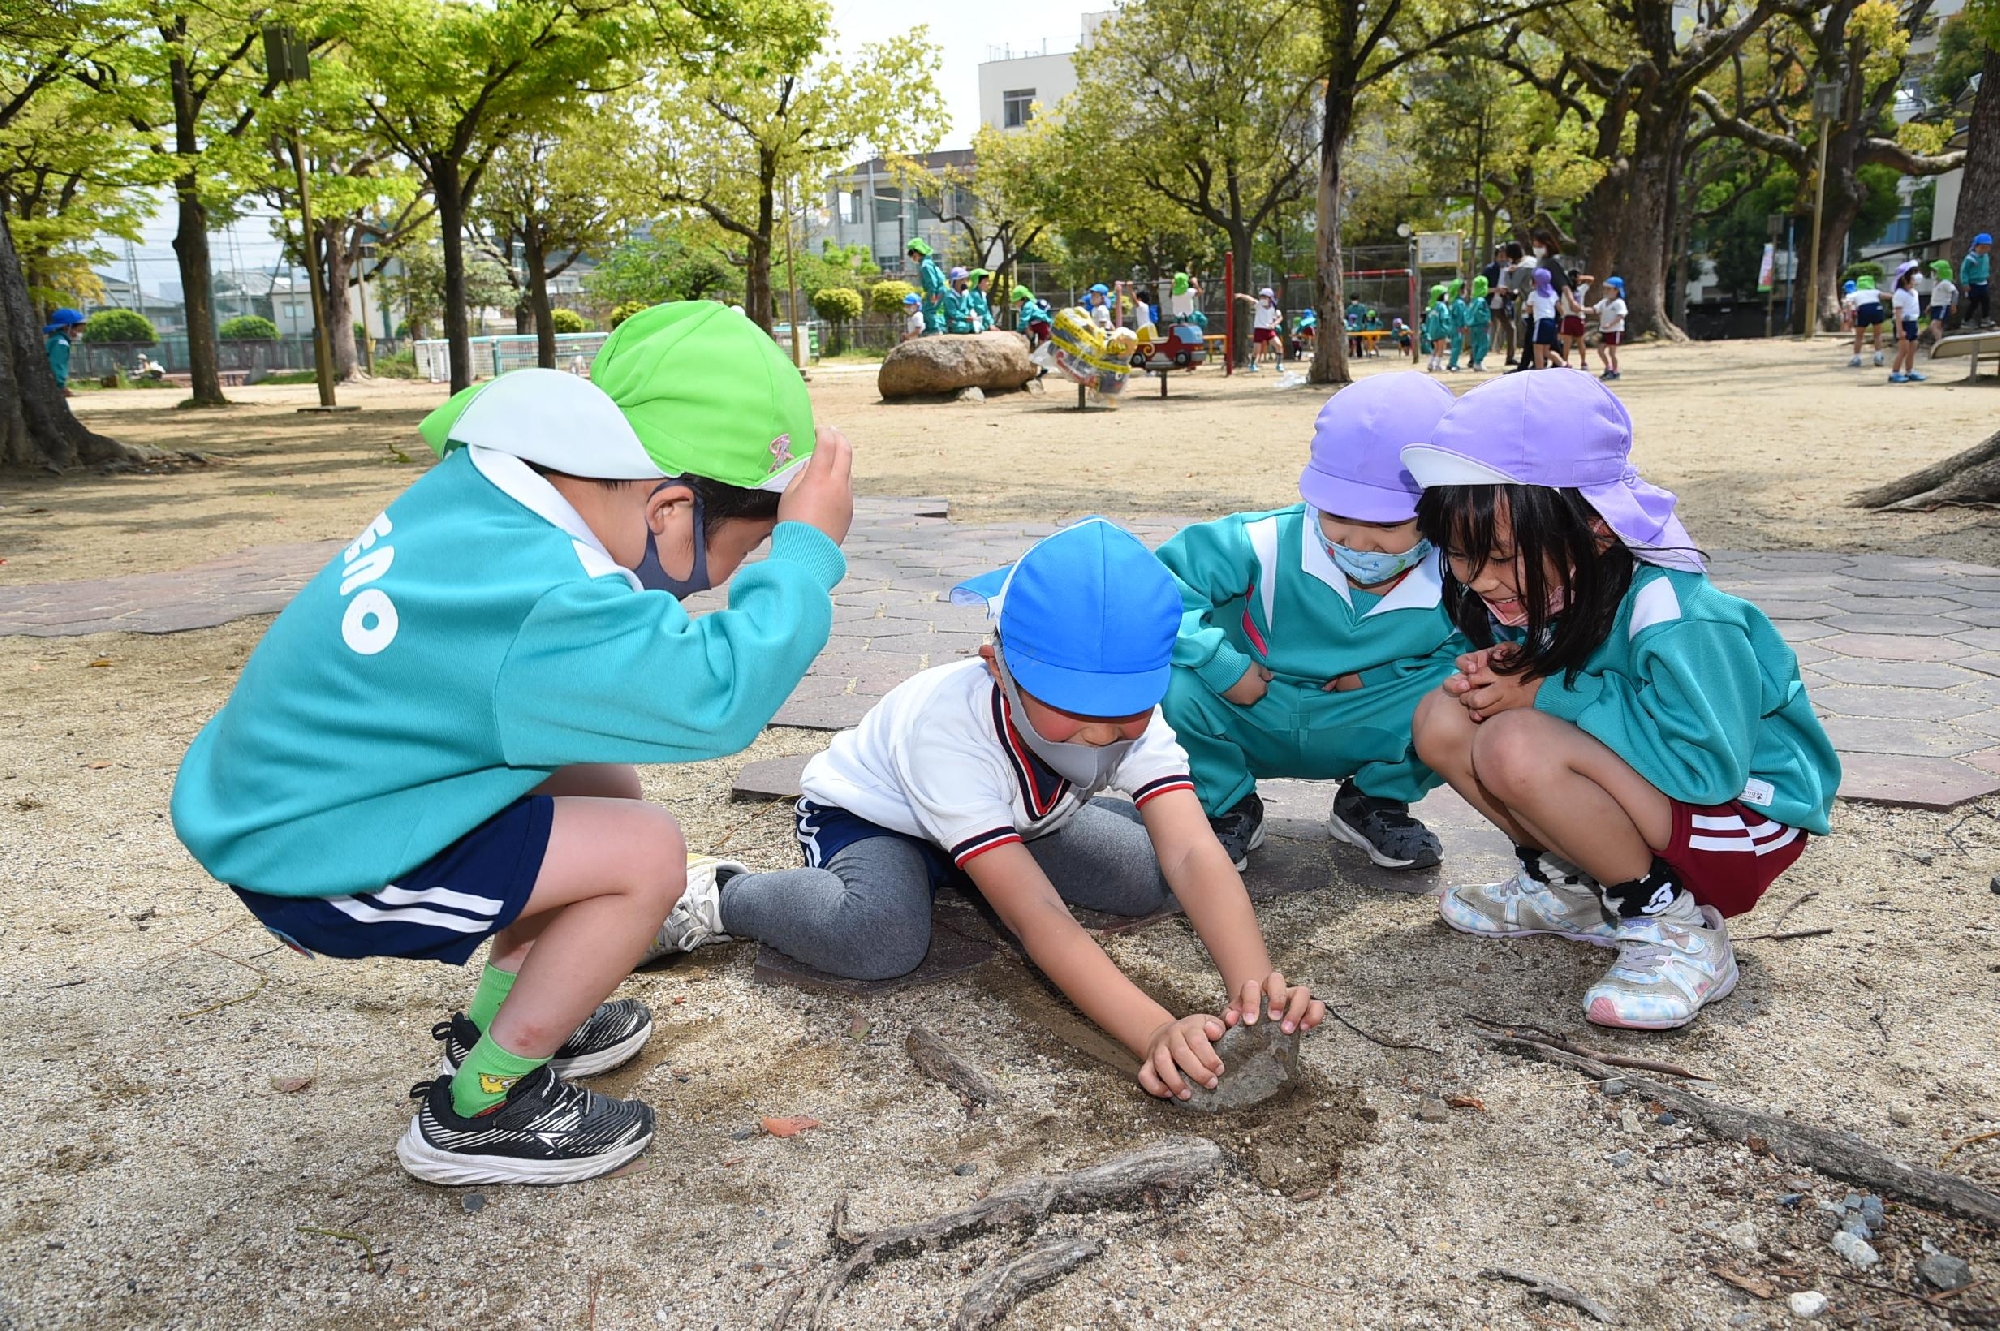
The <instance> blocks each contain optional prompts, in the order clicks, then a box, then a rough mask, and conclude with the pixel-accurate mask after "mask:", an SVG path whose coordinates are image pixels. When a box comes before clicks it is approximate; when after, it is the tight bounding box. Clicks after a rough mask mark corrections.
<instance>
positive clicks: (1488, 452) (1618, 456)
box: [1403, 369, 1706, 573]
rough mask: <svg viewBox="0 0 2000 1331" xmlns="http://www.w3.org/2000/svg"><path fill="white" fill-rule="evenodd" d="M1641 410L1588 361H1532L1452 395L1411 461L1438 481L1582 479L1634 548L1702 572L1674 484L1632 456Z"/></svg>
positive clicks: (1419, 473) (1412, 450) (1431, 481)
mask: <svg viewBox="0 0 2000 1331" xmlns="http://www.w3.org/2000/svg"><path fill="white" fill-rule="evenodd" d="M1631 453H1632V418H1631V416H1630V415H1628V414H1627V413H1626V411H1625V404H1624V403H1622V402H1620V401H1619V400H1618V397H1617V395H1616V394H1614V393H1613V392H1612V391H1611V390H1610V389H1609V388H1606V387H1605V386H1604V385H1603V384H1601V383H1599V382H1598V381H1597V380H1595V379H1593V378H1591V377H1590V375H1588V374H1586V373H1585V372H1584V371H1582V370H1571V369H1555V370H1533V371H1530V372H1529V373H1527V374H1508V375H1502V376H1501V377H1500V378H1498V379H1490V380H1488V381H1487V382H1485V383H1483V384H1481V385H1480V386H1479V387H1477V388H1475V389H1473V390H1472V391H1471V392H1469V393H1467V394H1466V395H1465V396H1464V397H1462V398H1460V399H1458V401H1457V402H1455V403H1453V404H1452V407H1451V410H1449V411H1447V412H1445V414H1444V417H1443V418H1442V419H1441V420H1439V421H1438V423H1437V428H1436V429H1434V430H1432V431H1431V434H1430V439H1429V441H1428V442H1426V443H1420V444H1411V445H1410V446H1409V447H1407V448H1405V449H1404V450H1403V465H1404V466H1406V467H1408V468H1409V469H1410V474H1411V475H1412V476H1414V477H1416V479H1417V483H1418V484H1419V485H1422V486H1424V487H1425V488H1426V489H1428V488H1430V487H1432V486H1439V485H1545V486H1550V487H1563V486H1574V487H1576V489H1577V490H1578V491H1580V492H1581V493H1582V495H1583V497H1584V498H1585V499H1586V500H1588V501H1590V506H1591V507H1592V508H1594V509H1596V510H1597V512H1598V516H1600V517H1602V518H1603V519H1604V522H1605V525H1606V526H1608V527H1610V528H1611V530H1612V531H1613V532H1614V533H1616V535H1617V537H1618V539H1619V540H1621V541H1623V542H1625V544H1626V546H1627V548H1629V549H1630V550H1631V551H1632V553H1633V554H1634V555H1636V556H1637V557H1639V558H1640V559H1643V560H1645V561H1646V562H1647V563H1649V564H1658V565H1659V566H1660V567H1662V568H1674V569H1681V570H1683V571H1685V572H1689V573H1701V572H1704V571H1705V569H1706V561H1705V560H1704V559H1703V557H1702V554H1701V551H1699V550H1698V549H1696V548H1695V544H1694V540H1693V538H1691V537H1690V536H1689V535H1688V534H1687V528H1685V527H1683V526H1682V525H1681V520H1680V519H1679V518H1678V517H1676V516H1675V515H1674V496H1673V492H1672V491H1670V490H1662V489H1660V487H1658V486H1657V485H1648V484H1647V483H1646V482H1645V481H1642V480H1640V479H1639V473H1638V472H1637V471H1635V470H1634V469H1633V467H1632V464H1631Z"/></svg>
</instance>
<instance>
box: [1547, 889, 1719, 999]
mask: <svg viewBox="0 0 2000 1331" xmlns="http://www.w3.org/2000/svg"><path fill="white" fill-rule="evenodd" d="M1617 943H1618V960H1617V962H1616V963H1615V964H1614V965H1613V966H1612V967H1611V969H1610V970H1609V971H1607V972H1605V975H1604V978H1603V979H1601V980H1599V981H1598V982H1597V983H1596V984H1593V985H1592V986H1590V988H1589V989H1588V990H1587V991H1585V993H1584V995H1583V1015H1584V1016H1586V1017H1588V1018H1589V1019H1590V1020H1591V1021H1594V1022H1596V1023H1597V1024H1598V1025H1599V1026H1623V1027H1629V1028H1631V1029H1634V1030H1642V1031H1664V1030H1672V1029H1673V1028H1674V1027H1676V1026H1685V1025H1687V1024H1688V1023H1689V1022H1691V1021H1693V1020H1694V1018H1695V1014H1696V1013H1698V1012H1700V1011H1701V1010H1702V1008H1703V1007H1704V1006H1706V1005H1707V1004H1709V1003H1713V1002H1714V1001H1715V1000H1716V999H1718V998H1722V997H1724V996H1725V995H1727V994H1728V993H1729V991H1730V990H1732V989H1734V988H1735V987H1736V953H1735V952H1734V951H1733V950H1732V949H1731V948H1730V946H1729V931H1728V930H1727V929H1726V928H1724V927H1723V923H1722V916H1721V915H1720V914H1719V913H1718V912H1717V911H1716V910H1715V909H1714V908H1713V907H1711V906H1697V905H1696V904H1695V900H1694V897H1693V895H1692V894H1691V893H1688V892H1686V891H1683V892H1682V893H1681V894H1680V895H1679V896H1677V897H1675V898H1674V899H1673V903H1672V904H1671V905H1669V906H1668V907H1667V908H1666V909H1665V910H1663V911H1661V912H1660V913H1659V914H1658V915H1650V916H1648V915H1642V916H1637V917H1635V918H1633V919H1628V920H1622V921H1620V922H1619V926H1618V930H1617Z"/></svg>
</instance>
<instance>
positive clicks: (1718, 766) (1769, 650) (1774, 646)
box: [1535, 564, 1840, 834]
mask: <svg viewBox="0 0 2000 1331" xmlns="http://www.w3.org/2000/svg"><path fill="white" fill-rule="evenodd" d="M1535 707H1536V709H1537V710H1538V711H1543V712H1547V713H1548V714H1549V715H1551V716H1559V717H1561V718H1562V719H1563V720H1565V721H1570V722H1573V723H1575V724H1576V725H1577V726H1578V727H1580V728H1581V729H1582V730H1583V731H1584V732H1585V733H1587V734H1590V735H1594V736H1596V737H1597V738H1598V739H1600V740H1602V741H1603V742H1604V744H1605V746H1606V747H1608V748H1609V749H1610V750H1611V751H1612V752H1613V753H1616V754H1617V755H1618V756H1619V757H1620V758H1623V759H1624V760H1625V761H1626V762H1627V763H1629V764H1631V766H1632V768H1633V770H1635V771H1636V772H1638V773H1639V775H1640V776H1643V777H1645V778H1646V780H1647V781H1649V782H1651V783H1652V785H1653V787H1654V788H1655V789H1657V790H1659V791H1661V792H1662V793H1663V794H1665V795H1667V796H1668V797H1669V798H1670V799H1676V800H1679V801H1681V802H1682V803H1684V804H1696V805H1714V804H1727V803H1729V802H1730V801H1732V800H1741V801H1742V802H1743V803H1744V804H1745V805H1747V806H1749V807H1751V808H1753V809H1756V810H1759V811H1761V812H1762V813H1764V814H1765V816H1767V817H1769V818H1771V819H1772V820H1773V821H1775V822H1779V823H1783V824H1785V825H1786V826H1787V827H1800V828H1804V829H1805V830H1806V831H1808V832H1813V833H1821V834H1823V833H1825V831H1826V830H1827V820H1828V818H1829V816H1830V815H1831V814H1832V811H1833V798H1834V794H1835V792H1836V791H1838V790H1839V788H1840V760H1839V758H1838V757H1836V756H1835V754H1834V751H1833V744H1832V743H1831V741H1829V740H1828V739H1827V737H1826V732H1825V731H1824V730H1823V729H1821V728H1820V723H1819V718H1818V717H1816V716H1814V715H1813V710H1812V704H1811V702H1809V701H1808V700H1807V698H1806V689H1805V685H1804V684H1803V683H1802V682H1801V681H1800V679H1799V662H1798V657H1797V656H1796V655H1795V654H1794V653H1793V651H1792V649H1791V647H1790V646H1789V645H1788V644H1787V643H1786V642H1785V640H1784V639H1783V638H1782V637H1780V636H1779V635H1778V631H1777V630H1776V629H1775V628H1773V627H1771V621H1770V620H1768V619H1766V618H1764V612H1763V611H1761V610H1759V609H1758V608H1757V607H1756V606H1754V605H1752V604H1750V602H1748V601H1745V600H1741V599H1739V598H1737V597H1734V596H1731V595H1729V594H1728V593H1726V592H1721V591H1717V590H1716V588H1715V585H1714V584H1713V583H1711V582H1709V580H1708V579H1707V578H1705V577H1703V576H1702V575H1700V574H1699V573H1681V572H1677V571H1673V570H1668V569H1662V568H1658V567H1655V566H1652V565H1645V564H1642V565H1640V567H1639V572H1638V573H1637V575H1636V576H1635V577H1634V578H1633V580H1632V587H1631V590H1629V591H1628V592H1627V593H1626V594H1625V601H1624V604H1623V605H1621V606H1620V607H1619V610H1618V618H1617V621H1616V622H1615V623H1614V624H1613V625H1612V628H1611V633H1610V636H1608V637H1607V638H1605V640H1604V642H1603V643H1602V644H1601V645H1600V646H1599V647H1598V649H1597V650H1596V651H1595V652H1593V653H1591V656H1590V659H1589V660H1588V661H1587V662H1586V663H1585V664H1584V667H1583V669H1582V671H1581V672H1580V673H1579V674H1578V676H1577V678H1576V679H1575V681H1574V682H1570V681H1566V680H1565V678H1564V676H1562V675H1560V674H1558V675H1555V676H1552V677H1550V678H1548V679H1545V680H1543V681H1542V686H1541V688H1540V689H1539V690H1538V691H1537V693H1536V696H1535Z"/></svg>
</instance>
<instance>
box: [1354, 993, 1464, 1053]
mask: <svg viewBox="0 0 2000 1331" xmlns="http://www.w3.org/2000/svg"><path fill="white" fill-rule="evenodd" d="M1326 1015H1327V1016H1329V1017H1332V1018H1333V1019H1334V1020H1335V1021H1337V1022H1339V1023H1340V1024H1341V1025H1343V1026H1345V1027H1347V1029H1348V1030H1350V1031H1353V1032H1354V1033H1355V1034H1356V1035H1358V1036H1360V1037H1361V1038H1362V1039H1364V1040H1366V1041H1368V1043H1370V1044H1378V1045H1381V1046H1382V1047H1383V1048H1384V1049H1413V1050H1415V1051H1416V1052H1418V1053H1420V1054H1432V1055H1435V1056H1436V1057H1438V1058H1443V1057H1444V1050H1442V1049H1433V1048H1431V1047H1430V1046H1429V1045H1427V1044H1398V1043H1397V1042H1396V1041H1394V1040H1385V1039H1383V1038H1382V1037H1381V1036H1379V1035H1371V1034H1370V1033H1369V1032H1367V1031H1364V1030H1362V1029H1361V1028H1360V1027H1359V1026H1356V1025H1355V1024H1354V1023H1353V1022H1351V1021H1349V1020H1348V1019H1347V1018H1346V1017H1345V1016H1343V1015H1342V1014H1341V1012H1340V1010H1339V1009H1338V1008H1336V1007H1334V1005H1333V1004H1331V1003H1328V1004H1327V1005H1326Z"/></svg>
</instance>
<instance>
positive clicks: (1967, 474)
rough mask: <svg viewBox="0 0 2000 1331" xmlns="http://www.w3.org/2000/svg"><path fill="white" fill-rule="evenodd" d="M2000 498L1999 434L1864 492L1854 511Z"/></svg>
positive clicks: (1935, 505) (1902, 508)
mask: <svg viewBox="0 0 2000 1331" xmlns="http://www.w3.org/2000/svg"><path fill="white" fill-rule="evenodd" d="M1995 499H2000V431H1995V432H1994V433H1993V434H1990V435H1988V436H1987V437H1986V438H1985V439H1984V440H1982V441H1981V442H1979V443H1977V444H1974V445H1973V446H1972V447H1971V448H1968V449H1966V450H1965V451H1964V452H1963V453H1954V454H1953V455H1952V456H1950V457H1948V458H1946V459H1945V460H1944V461H1942V462H1938V463H1934V464H1933V465H1931V466H1928V467H1925V468H1924V469H1922V470H1921V471H1913V472H1911V473H1910V474H1909V475H1907V476H1904V477H1902V478H1901V479H1900V480H1894V481H1890V482H1889V483H1888V484H1887V485H1878V486H1876V487H1875V488H1874V489H1872V490H1863V491H1862V492H1861V493H1860V494H1858V495H1856V496H1854V498H1853V499H1852V500H1850V501H1849V502H1850V503H1851V504H1852V505H1853V506H1854V507H1855V508H1890V509H1901V510H1910V509H1927V508H1939V507H1942V506H1943V505H1946V504H1980V503H1991V502H1992V501H1993V500H1995Z"/></svg>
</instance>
